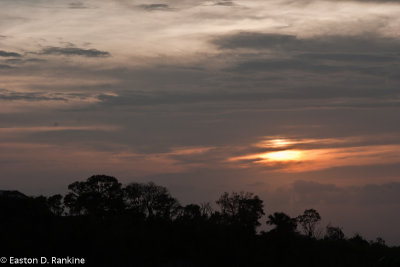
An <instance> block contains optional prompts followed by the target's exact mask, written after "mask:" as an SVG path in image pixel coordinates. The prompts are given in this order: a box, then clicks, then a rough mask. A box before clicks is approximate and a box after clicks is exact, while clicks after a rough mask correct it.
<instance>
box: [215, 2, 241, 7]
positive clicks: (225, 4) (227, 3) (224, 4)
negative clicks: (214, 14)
mask: <svg viewBox="0 0 400 267" xmlns="http://www.w3.org/2000/svg"><path fill="white" fill-rule="evenodd" d="M215 5H216V6H235V5H236V4H235V3H234V2H232V1H220V2H217V3H215Z"/></svg>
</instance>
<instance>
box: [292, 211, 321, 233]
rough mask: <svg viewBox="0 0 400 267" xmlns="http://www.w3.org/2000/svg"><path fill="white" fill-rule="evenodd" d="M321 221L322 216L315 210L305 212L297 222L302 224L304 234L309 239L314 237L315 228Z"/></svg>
mask: <svg viewBox="0 0 400 267" xmlns="http://www.w3.org/2000/svg"><path fill="white" fill-rule="evenodd" d="M320 220H321V216H320V215H319V213H318V211H316V210H315V209H308V210H305V211H304V213H303V214H302V215H300V216H298V217H297V222H298V223H300V225H301V227H302V228H303V231H304V233H305V234H306V235H307V236H308V237H314V234H315V227H316V225H317V224H318V223H319V221H320Z"/></svg>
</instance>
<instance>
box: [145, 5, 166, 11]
mask: <svg viewBox="0 0 400 267" xmlns="http://www.w3.org/2000/svg"><path fill="white" fill-rule="evenodd" d="M139 7H141V8H143V9H144V10H147V11H157V10H171V9H172V8H170V7H169V5H167V4H148V5H140V6H139Z"/></svg>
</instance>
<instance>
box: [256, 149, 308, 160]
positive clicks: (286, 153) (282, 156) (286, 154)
mask: <svg viewBox="0 0 400 267" xmlns="http://www.w3.org/2000/svg"><path fill="white" fill-rule="evenodd" d="M302 154H303V153H302V152H301V151H298V150H283V151H277V152H269V153H265V154H262V155H261V156H260V157H261V158H262V159H266V160H269V161H290V160H299V159H300V158H301V157H302Z"/></svg>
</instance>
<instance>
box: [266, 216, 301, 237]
mask: <svg viewBox="0 0 400 267" xmlns="http://www.w3.org/2000/svg"><path fill="white" fill-rule="evenodd" d="M267 224H269V225H272V226H275V228H274V229H273V231H274V232H277V233H294V232H295V231H296V228H297V222H296V218H291V217H290V216H289V215H287V214H286V213H284V212H274V213H273V214H271V215H269V216H268V221H267Z"/></svg>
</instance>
